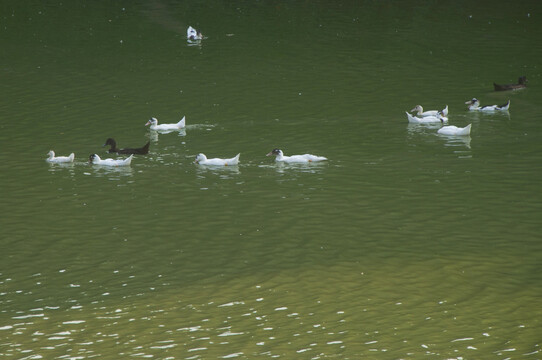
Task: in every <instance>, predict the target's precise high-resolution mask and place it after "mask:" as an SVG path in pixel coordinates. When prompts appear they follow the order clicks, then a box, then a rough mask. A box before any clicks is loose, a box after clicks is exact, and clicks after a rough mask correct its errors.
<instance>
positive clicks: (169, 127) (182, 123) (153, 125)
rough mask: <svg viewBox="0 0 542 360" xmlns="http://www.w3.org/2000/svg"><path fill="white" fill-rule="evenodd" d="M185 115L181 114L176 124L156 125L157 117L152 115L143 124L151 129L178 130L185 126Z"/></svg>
mask: <svg viewBox="0 0 542 360" xmlns="http://www.w3.org/2000/svg"><path fill="white" fill-rule="evenodd" d="M185 118H186V117H185V116H183V118H182V119H181V120H180V121H179V122H178V123H176V124H160V125H158V119H156V118H155V117H152V118H151V119H150V120H149V121H147V123H146V124H145V126H147V125H150V126H151V130H156V131H170V130H180V129H183V128H184V127H185V126H186V119H185Z"/></svg>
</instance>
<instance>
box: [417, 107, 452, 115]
mask: <svg viewBox="0 0 542 360" xmlns="http://www.w3.org/2000/svg"><path fill="white" fill-rule="evenodd" d="M414 111H416V115H418V116H421V117H426V116H443V117H446V116H448V105H446V107H445V108H444V109H442V110H427V111H423V106H421V105H416V107H414V109H412V110H410V112H414Z"/></svg>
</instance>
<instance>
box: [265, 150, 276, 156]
mask: <svg viewBox="0 0 542 360" xmlns="http://www.w3.org/2000/svg"><path fill="white" fill-rule="evenodd" d="M272 155H274V154H273V152H272V151H271V152H269V153H267V155H265V156H272Z"/></svg>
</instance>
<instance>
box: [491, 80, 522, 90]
mask: <svg viewBox="0 0 542 360" xmlns="http://www.w3.org/2000/svg"><path fill="white" fill-rule="evenodd" d="M493 87H494V88H495V91H505V90H517V89H523V88H526V87H527V76H520V77H519V78H518V83H517V84H503V85H499V84H495V83H493Z"/></svg>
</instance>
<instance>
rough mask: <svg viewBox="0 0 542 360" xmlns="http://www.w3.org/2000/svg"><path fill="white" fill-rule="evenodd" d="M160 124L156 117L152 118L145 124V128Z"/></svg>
mask: <svg viewBox="0 0 542 360" xmlns="http://www.w3.org/2000/svg"><path fill="white" fill-rule="evenodd" d="M156 124H158V119H156V118H155V117H151V118H150V120H149V121H147V123H146V124H145V126H148V125H156Z"/></svg>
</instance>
